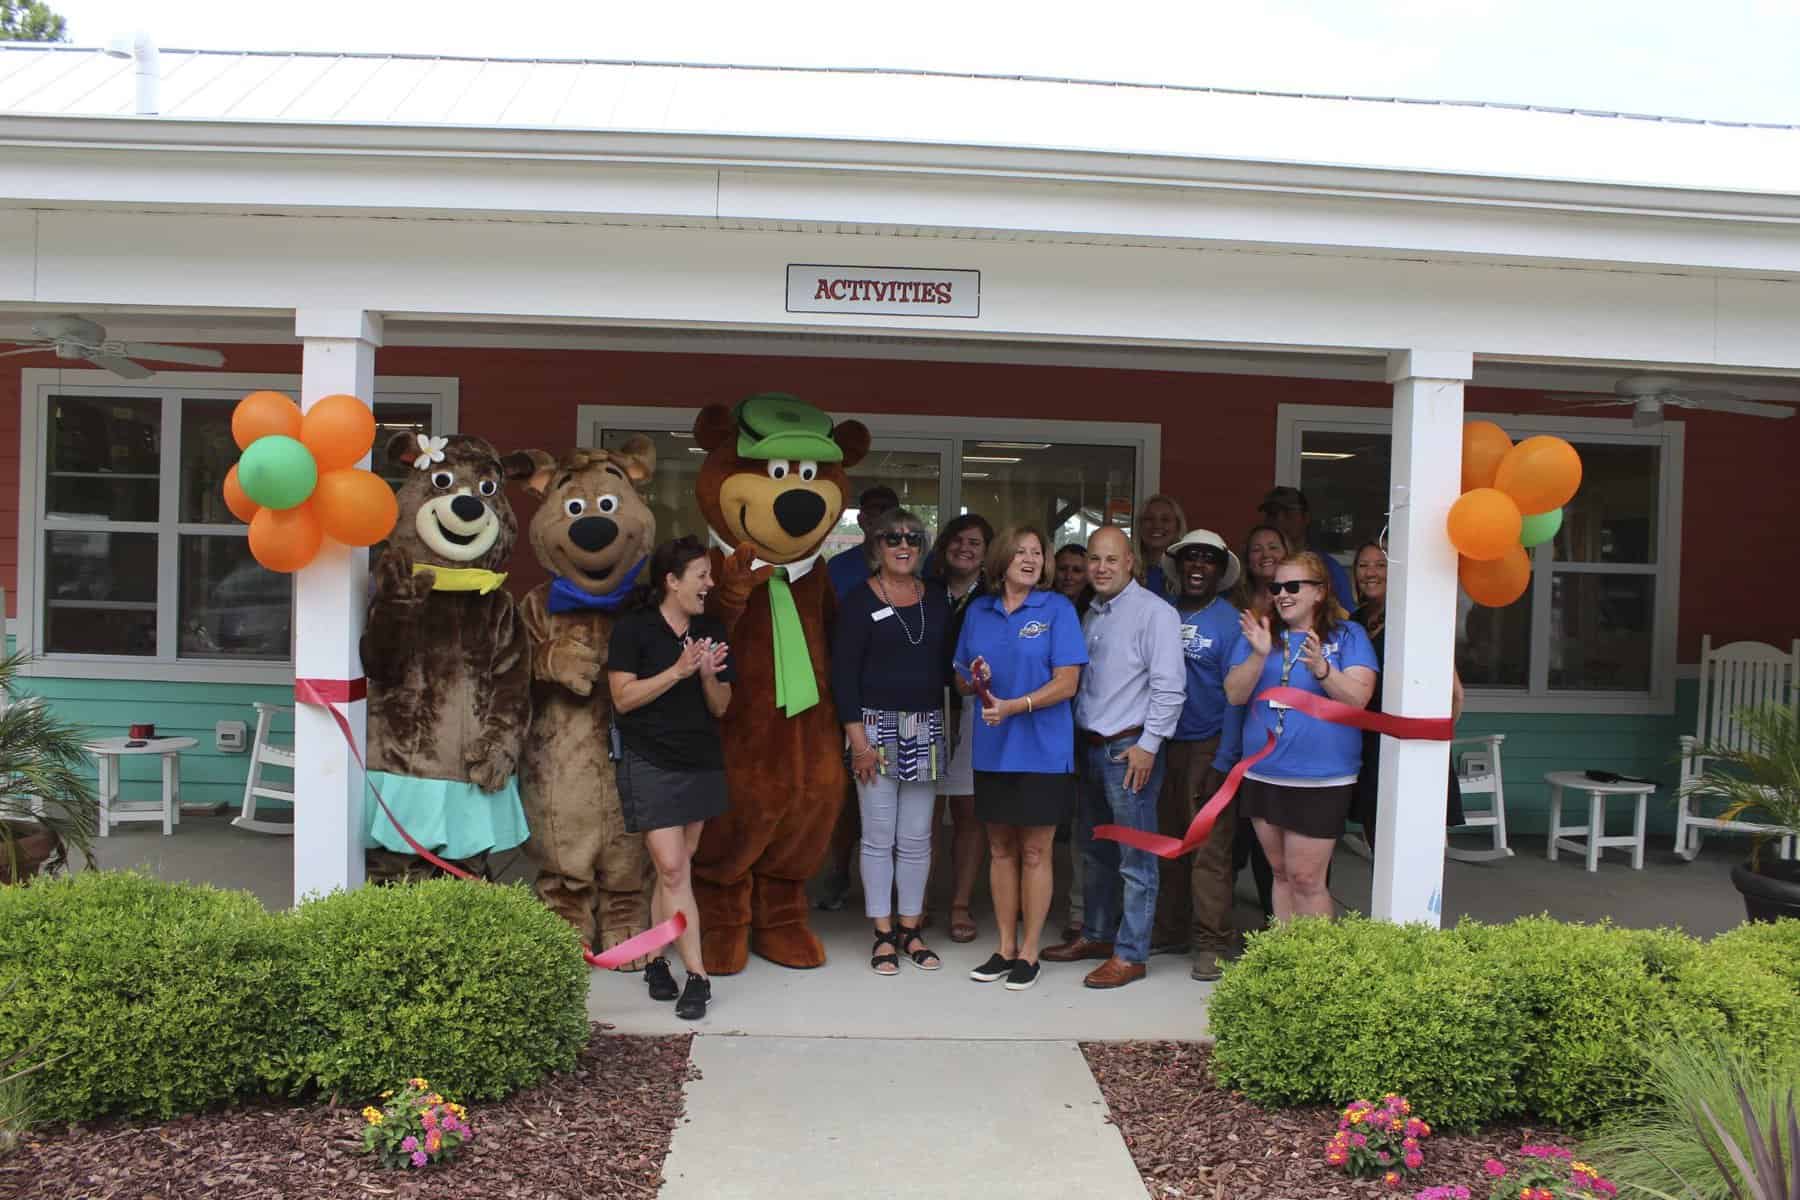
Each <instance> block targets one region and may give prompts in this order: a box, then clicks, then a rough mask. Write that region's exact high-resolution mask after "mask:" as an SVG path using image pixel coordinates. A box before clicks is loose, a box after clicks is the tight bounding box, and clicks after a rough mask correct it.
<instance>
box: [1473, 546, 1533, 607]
mask: <svg viewBox="0 0 1800 1200" xmlns="http://www.w3.org/2000/svg"><path fill="white" fill-rule="evenodd" d="M1456 577H1457V579H1459V580H1461V582H1462V588H1463V591H1465V592H1467V593H1468V594H1469V599H1471V600H1473V601H1474V602H1475V603H1477V604H1481V605H1485V606H1486V607H1488V608H1505V607H1506V606H1507V605H1509V604H1511V603H1512V602H1513V601H1515V600H1517V599H1518V598H1519V597H1520V596H1523V595H1524V594H1525V589H1526V588H1528V587H1530V586H1531V555H1530V554H1529V553H1528V552H1527V551H1526V549H1525V547H1523V546H1521V545H1518V544H1517V543H1514V545H1513V548H1512V549H1511V550H1508V551H1507V552H1506V553H1505V554H1502V555H1501V556H1500V557H1499V558H1496V559H1491V560H1489V561H1487V562H1482V561H1480V560H1478V559H1473V558H1464V559H1462V560H1461V561H1459V562H1458V563H1457V566H1456Z"/></svg>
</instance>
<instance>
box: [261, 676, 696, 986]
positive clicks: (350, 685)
mask: <svg viewBox="0 0 1800 1200" xmlns="http://www.w3.org/2000/svg"><path fill="white" fill-rule="evenodd" d="M368 697H369V681H368V680H367V679H365V678H363V677H362V676H360V675H359V676H357V677H356V678H355V679H296V680H294V699H296V700H298V701H299V702H300V703H301V704H310V705H313V706H314V707H316V708H322V709H324V710H325V711H326V712H328V713H330V714H331V719H332V720H333V721H334V722H336V724H337V727H338V732H339V733H342V734H343V735H344V744H345V745H346V746H349V747H350V754H351V755H352V757H354V758H355V759H356V765H357V766H359V767H361V768H362V769H363V782H365V783H366V784H368V786H369V791H370V793H371V794H373V795H374V797H375V803H376V804H379V805H380V806H381V811H382V813H383V815H385V816H386V817H387V819H388V823H389V824H391V825H392V826H393V827H394V830H395V832H397V833H398V834H399V835H400V839H401V840H402V841H404V842H405V843H406V844H407V845H408V846H411V847H412V850H413V853H414V854H417V855H418V856H419V857H420V858H422V859H424V860H425V861H426V862H428V863H430V864H431V865H432V866H434V867H436V868H437V869H438V870H440V871H443V872H444V873H445V874H448V875H453V876H455V877H456V878H458V879H469V880H475V881H476V882H478V883H479V882H485V881H484V880H481V879H479V878H478V877H477V876H475V875H472V874H470V873H469V872H467V871H465V870H463V869H462V868H461V867H459V866H456V865H455V864H454V863H450V862H447V861H445V860H444V859H442V858H439V857H438V856H437V855H435V854H433V853H432V852H431V851H430V850H427V849H426V848H425V847H424V846H422V845H420V844H419V842H418V841H417V840H416V839H415V838H414V837H413V835H412V834H410V833H408V832H407V831H406V826H404V825H402V824H401V823H400V822H399V820H398V819H397V818H396V817H395V816H394V810H393V809H391V808H389V807H388V804H387V801H386V800H383V799H382V798H381V789H380V788H378V787H376V786H375V781H374V780H373V779H370V778H369V777H368V770H369V764H368V763H367V762H366V761H364V759H363V754H362V748H361V747H359V746H358V745H357V744H356V735H355V734H353V733H352V732H351V731H350V718H349V717H347V716H346V715H344V712H343V710H342V709H340V708H338V705H340V704H354V703H355V702H356V701H358V700H366V699H368ZM686 929H687V918H686V917H685V916H683V915H682V914H681V913H676V914H675V915H674V916H672V917H670V918H669V919H668V920H666V921H664V922H662V923H661V924H658V925H652V926H651V927H650V928H649V929H646V930H645V931H644V932H642V933H640V934H638V935H637V936H636V937H631V938H627V939H626V940H624V941H622V942H620V943H619V944H618V945H616V946H614V947H613V948H612V949H610V950H608V951H606V952H605V953H603V954H594V953H593V952H591V951H590V950H589V949H588V948H587V947H586V946H583V947H582V948H581V957H583V958H585V959H587V961H588V963H589V964H590V965H591V966H596V967H600V968H601V969H603V970H608V971H610V970H612V969H613V968H615V967H620V966H623V965H625V964H626V963H628V962H630V961H631V960H632V959H634V958H638V957H641V956H642V955H645V954H648V953H650V952H651V951H652V950H657V949H660V948H661V947H663V946H666V945H668V944H669V943H670V942H672V941H674V940H675V939H676V938H678V937H680V936H681V934H682V932H683V931H684V930H686Z"/></svg>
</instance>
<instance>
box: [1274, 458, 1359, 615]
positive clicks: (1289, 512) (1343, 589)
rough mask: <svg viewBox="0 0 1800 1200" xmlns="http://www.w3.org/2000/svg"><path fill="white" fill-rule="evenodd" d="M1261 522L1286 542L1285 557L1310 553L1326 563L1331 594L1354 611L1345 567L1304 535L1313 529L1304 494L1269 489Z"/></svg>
mask: <svg viewBox="0 0 1800 1200" xmlns="http://www.w3.org/2000/svg"><path fill="white" fill-rule="evenodd" d="M1262 514H1263V519H1264V520H1266V521H1268V523H1269V524H1271V525H1273V526H1274V527H1275V528H1276V529H1278V530H1280V531H1281V536H1282V537H1283V538H1285V539H1287V544H1288V553H1289V554H1298V553H1300V552H1301V551H1302V550H1311V551H1312V552H1313V553H1314V554H1317V555H1318V556H1319V557H1320V558H1321V559H1323V560H1324V562H1325V573H1326V574H1327V575H1329V576H1331V594H1332V595H1333V596H1334V597H1336V599H1337V602H1338V603H1339V604H1341V605H1343V606H1344V607H1345V608H1347V609H1350V608H1355V607H1356V593H1355V592H1354V591H1352V590H1351V587H1350V573H1349V572H1348V571H1346V570H1344V564H1343V563H1340V562H1339V561H1338V560H1337V559H1335V558H1333V557H1331V555H1329V554H1327V553H1325V552H1324V551H1323V550H1321V549H1319V548H1318V547H1317V546H1314V545H1313V544H1312V542H1311V539H1310V538H1308V536H1307V534H1308V532H1309V530H1310V529H1311V526H1312V510H1311V509H1310V508H1308V507H1307V504H1306V493H1305V492H1303V491H1301V490H1300V489H1299V488H1297V487H1278V488H1270V489H1269V494H1268V495H1266V496H1264V497H1263V502H1262Z"/></svg>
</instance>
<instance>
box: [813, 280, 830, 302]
mask: <svg viewBox="0 0 1800 1200" xmlns="http://www.w3.org/2000/svg"><path fill="white" fill-rule="evenodd" d="M813 299H814V300H829V299H831V280H829V279H821V280H819V290H818V291H816V292H814V293H813Z"/></svg>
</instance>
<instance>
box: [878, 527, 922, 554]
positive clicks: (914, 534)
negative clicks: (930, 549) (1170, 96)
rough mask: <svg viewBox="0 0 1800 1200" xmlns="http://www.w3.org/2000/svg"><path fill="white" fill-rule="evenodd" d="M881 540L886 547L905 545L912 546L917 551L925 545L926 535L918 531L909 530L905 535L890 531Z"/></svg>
mask: <svg viewBox="0 0 1800 1200" xmlns="http://www.w3.org/2000/svg"><path fill="white" fill-rule="evenodd" d="M881 540H882V543H883V544H884V545H888V546H899V545H901V544H903V543H904V544H905V545H908V546H911V547H912V548H913V549H914V550H917V549H919V548H920V547H922V546H923V545H924V544H925V535H924V534H922V533H920V532H919V531H918V530H916V529H909V530H907V531H906V532H905V533H901V532H899V531H898V530H889V531H888V532H887V533H884V534H882V535H881Z"/></svg>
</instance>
